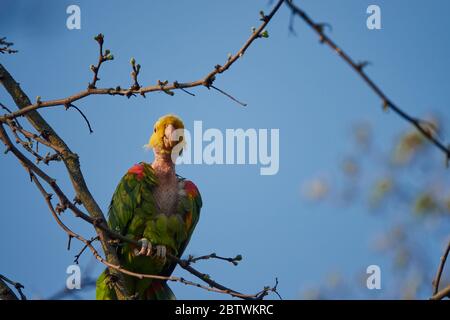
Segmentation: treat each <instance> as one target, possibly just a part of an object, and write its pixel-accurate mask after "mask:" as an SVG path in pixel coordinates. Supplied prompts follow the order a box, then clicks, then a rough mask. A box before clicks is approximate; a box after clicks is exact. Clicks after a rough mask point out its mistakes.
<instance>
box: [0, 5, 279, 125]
mask: <svg viewBox="0 0 450 320" xmlns="http://www.w3.org/2000/svg"><path fill="white" fill-rule="evenodd" d="M283 2H284V0H279V1H278V3H277V4H276V5H275V7H274V8H273V9H272V11H271V12H270V14H269V15H267V16H264V17H263V18H262V19H261V20H262V23H261V25H260V26H259V27H258V28H257V29H255V31H254V32H252V34H251V36H250V37H249V38H248V40H247V41H246V42H245V43H244V45H243V46H242V47H241V48H240V49H239V50H238V51H237V52H236V53H235V54H234V55H232V56H231V57H229V58H228V60H227V61H226V63H225V64H224V65H223V66H221V65H216V66H215V67H214V70H213V71H211V72H209V73H208V74H207V75H206V76H204V77H203V78H202V79H199V80H195V81H192V82H185V83H180V82H178V81H175V82H172V83H167V84H165V85H164V86H161V82H160V81H158V83H157V84H156V85H150V86H146V87H140V88H139V89H137V88H133V87H134V86H132V87H131V88H130V89H122V88H121V87H120V86H118V87H116V88H103V89H98V88H96V87H95V85H96V83H97V81H98V80H99V79H98V71H99V69H100V66H101V64H102V63H103V62H104V61H105V60H104V58H101V57H105V54H104V53H103V41H104V36H103V35H102V34H99V35H98V36H97V37H96V40H97V42H98V43H99V46H100V58H99V62H98V64H97V66H96V67H95V66H94V68H92V67H91V69H93V72H94V79H93V81H92V82H91V83H90V84H89V86H88V88H87V89H86V90H83V91H81V92H78V93H76V94H73V95H71V96H69V97H67V98H62V99H56V100H49V101H40V99H37V101H36V102H35V103H31V102H29V101H28V102H29V103H28V104H27V105H23V106H22V107H21V110H19V111H16V112H13V113H10V114H7V115H4V116H2V117H0V122H5V120H6V119H13V118H16V117H18V116H23V115H25V114H27V113H28V112H30V111H35V110H37V109H41V108H48V107H55V106H61V105H62V106H65V105H70V104H72V103H73V102H75V101H77V100H80V99H83V98H85V97H87V96H90V95H106V94H107V95H119V96H126V97H130V96H131V95H138V94H139V95H142V96H145V94H146V93H150V92H157V91H162V92H166V93H168V92H172V91H171V90H176V89H186V88H192V87H198V86H205V87H207V88H209V87H210V86H211V85H212V84H213V82H214V81H215V79H216V76H217V75H219V74H221V73H223V72H225V71H227V70H228V69H229V68H230V67H231V66H232V65H233V64H234V63H235V62H236V61H237V60H239V58H241V57H242V56H243V55H244V54H245V52H246V51H247V49H248V48H249V47H250V45H251V44H252V43H253V41H255V40H256V39H259V38H261V34H262V33H263V32H264V31H265V28H266V26H267V25H268V23H269V22H270V20H271V19H272V17H273V16H274V15H275V13H276V12H277V11H278V9H279V8H280V6H281V4H282V3H283ZM100 38H101V39H102V40H101V41H100V42H99V40H98V39H100ZM109 60H112V59H109ZM0 71H1V69H0ZM0 76H1V73H0ZM172 93H173V92H172ZM235 101H236V100H235Z"/></svg>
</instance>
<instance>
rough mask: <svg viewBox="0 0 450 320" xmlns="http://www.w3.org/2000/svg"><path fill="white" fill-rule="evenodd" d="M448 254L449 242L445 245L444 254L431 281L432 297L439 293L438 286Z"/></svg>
mask: <svg viewBox="0 0 450 320" xmlns="http://www.w3.org/2000/svg"><path fill="white" fill-rule="evenodd" d="M449 253H450V240H449V242H448V244H447V247H446V249H445V252H444V254H443V255H442V257H441V261H440V263H439V267H438V269H437V273H436V277H435V278H434V280H433V288H434V290H433V295H436V294H437V293H438V291H439V284H440V282H441V276H442V272H443V271H444V268H445V263H446V262H447V257H448V255H449Z"/></svg>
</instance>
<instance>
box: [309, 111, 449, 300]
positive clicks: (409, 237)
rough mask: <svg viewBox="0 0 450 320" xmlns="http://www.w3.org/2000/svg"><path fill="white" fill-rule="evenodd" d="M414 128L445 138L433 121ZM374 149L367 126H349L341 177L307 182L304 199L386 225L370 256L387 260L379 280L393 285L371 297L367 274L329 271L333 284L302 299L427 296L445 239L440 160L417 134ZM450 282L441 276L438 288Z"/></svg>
mask: <svg viewBox="0 0 450 320" xmlns="http://www.w3.org/2000/svg"><path fill="white" fill-rule="evenodd" d="M420 125H421V127H422V128H423V129H424V130H425V131H426V132H427V134H429V135H433V136H437V135H440V134H441V132H442V131H443V128H442V127H441V126H440V125H439V124H438V122H437V121H436V119H435V118H430V119H429V120H427V121H422V122H421V123H420ZM377 142H378V141H376V136H374V134H373V130H372V127H371V124H370V123H369V122H367V121H365V122H360V123H357V124H355V125H354V126H352V130H351V143H350V152H348V153H347V154H345V155H344V156H343V157H342V159H343V161H341V165H340V169H341V170H340V172H339V173H335V174H333V173H329V174H327V175H326V176H327V177H328V179H324V178H320V177H313V178H312V179H311V180H310V181H307V182H305V183H303V188H302V194H303V196H304V198H305V199H307V200H309V201H313V202H326V203H328V204H330V205H334V206H336V204H339V205H344V206H357V207H358V208H362V210H361V211H363V212H364V211H365V212H368V213H371V214H374V215H375V217H378V218H379V219H383V223H384V224H385V225H386V226H385V227H384V228H383V230H382V232H381V233H380V234H377V235H374V237H373V244H374V245H373V247H372V248H369V249H370V250H374V254H380V255H381V256H383V257H385V258H387V259H388V261H390V262H389V264H390V266H389V270H387V271H386V270H384V269H383V278H386V276H385V274H386V273H388V277H389V279H394V281H389V282H390V283H389V284H387V285H386V286H387V287H386V286H385V287H384V288H383V290H382V291H383V292H382V293H381V294H379V295H376V294H375V295H374V292H370V290H368V289H367V288H366V285H365V281H366V277H367V274H366V272H365V270H361V272H360V273H358V276H357V277H356V278H355V279H344V278H343V277H342V276H338V275H336V272H335V271H330V272H331V277H330V278H329V279H328V280H327V281H325V283H324V284H323V285H321V286H319V287H316V288H310V289H309V290H306V291H305V292H303V293H302V295H301V298H307V299H335V298H336V299H345V298H371V299H372V298H374V297H379V298H387V299H416V298H420V299H423V298H425V299H426V298H428V297H430V296H431V291H432V285H431V284H432V280H433V277H434V275H435V272H436V268H437V265H438V263H439V258H440V255H441V254H442V250H443V248H444V246H445V244H446V243H447V241H448V236H449V235H448V230H449V227H450V219H449V217H450V180H449V179H448V176H447V175H449V172H448V170H446V169H445V166H444V165H443V162H442V159H441V158H439V156H442V155H441V153H439V152H438V151H436V150H435V148H433V147H432V146H431V145H430V143H429V142H428V141H427V140H426V138H425V137H424V136H423V134H422V133H420V132H419V131H418V130H416V129H415V128H410V129H408V130H405V131H404V132H401V133H400V134H398V135H397V136H396V138H395V139H393V140H392V141H391V143H390V144H386V141H382V142H380V143H381V146H379V145H377ZM321 175H324V174H323V173H322V174H321ZM330 177H332V178H330ZM446 178H447V179H446ZM333 212H334V211H333ZM449 281H450V279H448V276H446V274H445V273H444V274H443V279H442V286H444V285H445V284H447V283H448V282H449ZM385 284H386V283H385Z"/></svg>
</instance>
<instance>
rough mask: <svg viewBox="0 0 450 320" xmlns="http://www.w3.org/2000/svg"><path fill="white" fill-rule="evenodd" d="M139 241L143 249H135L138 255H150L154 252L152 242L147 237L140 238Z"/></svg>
mask: <svg viewBox="0 0 450 320" xmlns="http://www.w3.org/2000/svg"><path fill="white" fill-rule="evenodd" d="M138 242H139V244H140V245H141V250H138V249H134V254H135V255H136V256H150V255H151V254H152V243H151V242H150V241H148V240H147V239H145V238H142V239H140V240H139V241H138Z"/></svg>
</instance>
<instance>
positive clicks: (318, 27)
mask: <svg viewBox="0 0 450 320" xmlns="http://www.w3.org/2000/svg"><path fill="white" fill-rule="evenodd" d="M286 5H287V6H288V7H289V9H291V12H292V14H293V15H296V16H298V17H300V18H301V19H302V20H303V21H304V22H305V23H306V24H307V25H308V26H309V27H311V29H313V30H314V31H315V32H316V33H317V35H318V36H319V39H320V42H321V43H323V44H325V45H327V46H329V47H330V48H331V49H332V50H333V51H334V52H336V53H337V54H338V55H339V57H341V58H342V59H343V60H344V61H345V62H346V63H347V64H348V65H349V66H350V67H351V68H352V69H353V70H354V71H355V72H356V73H357V74H358V75H359V76H360V77H361V78H362V79H363V80H364V82H365V83H366V84H367V85H368V86H369V88H370V89H372V91H373V92H374V93H375V94H376V95H377V96H378V97H380V99H381V101H382V104H383V109H385V110H387V109H391V110H392V111H394V112H395V113H396V114H397V115H399V116H400V117H401V118H403V119H404V120H406V121H407V122H409V123H410V124H412V125H413V126H414V127H415V128H416V129H417V130H419V132H421V133H422V134H423V135H424V136H425V137H426V138H427V139H428V140H429V141H430V142H431V143H432V144H433V145H435V146H436V147H437V148H438V149H439V150H441V151H442V152H443V153H444V155H445V157H446V162H448V159H450V148H449V147H448V146H446V145H444V143H443V142H441V141H440V140H439V139H438V137H436V135H435V134H434V133H433V132H432V131H430V130H429V128H428V127H427V126H424V125H423V121H422V120H420V119H417V118H415V117H413V116H410V115H409V114H408V113H407V112H406V111H404V110H403V109H401V108H400V107H399V106H397V105H396V104H395V103H394V102H393V101H392V100H391V99H390V98H389V97H388V96H387V95H386V94H385V93H384V92H383V91H382V90H381V89H380V87H379V86H378V85H377V84H375V82H374V81H373V80H372V79H371V78H370V77H369V76H368V75H367V73H366V72H365V71H364V67H366V66H367V65H368V62H361V63H357V62H356V61H355V60H353V59H352V58H351V57H350V56H349V55H348V54H347V53H346V52H345V51H344V50H343V49H342V48H341V47H339V46H338V45H337V44H336V43H335V42H334V41H333V40H332V39H331V38H330V37H329V36H327V35H326V33H325V27H326V26H329V24H326V23H317V22H315V21H314V20H312V19H311V18H310V17H309V16H308V14H306V12H305V11H303V10H302V9H300V8H299V7H298V6H296V5H294V3H293V1H292V0H289V1H286ZM290 26H291V27H292V24H290Z"/></svg>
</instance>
